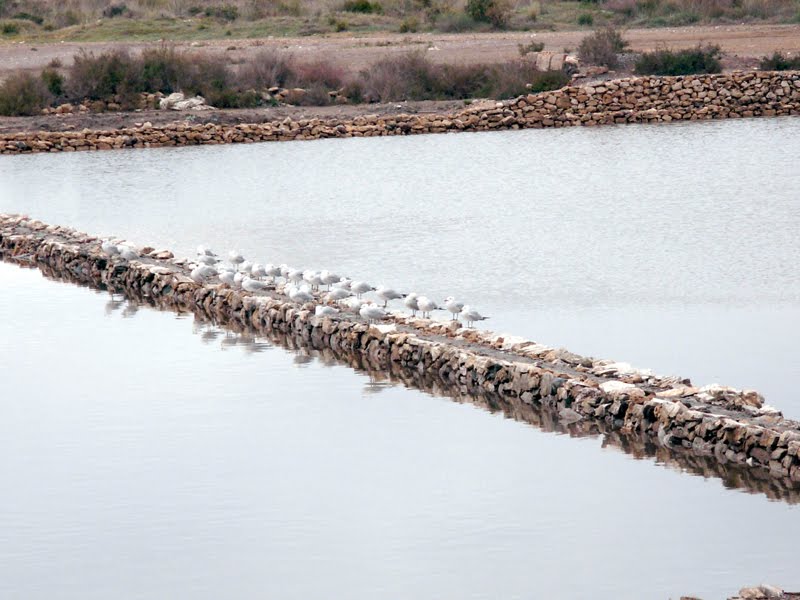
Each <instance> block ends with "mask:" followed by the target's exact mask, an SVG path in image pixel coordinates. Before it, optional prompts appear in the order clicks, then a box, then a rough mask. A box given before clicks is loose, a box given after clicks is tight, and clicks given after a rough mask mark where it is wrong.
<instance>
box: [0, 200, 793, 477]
mask: <svg viewBox="0 0 800 600" xmlns="http://www.w3.org/2000/svg"><path fill="white" fill-rule="evenodd" d="M0 252H1V253H3V254H4V255H5V256H11V257H17V258H18V259H25V260H28V261H30V263H31V264H34V265H39V266H40V267H46V268H48V269H51V270H52V271H54V272H56V273H60V274H63V275H64V276H69V277H70V278H72V279H74V280H76V281H79V282H82V283H85V284H88V285H93V286H96V287H102V286H105V287H108V288H109V289H115V290H119V291H122V292H124V293H126V294H128V295H132V296H134V297H140V298H147V299H148V300H149V301H151V302H152V303H153V304H155V305H157V306H159V307H164V308H169V309H174V310H185V311H192V312H195V313H198V314H205V315H208V317H209V318H211V319H213V320H214V321H216V322H219V323H221V324H223V325H225V326H233V327H238V328H246V329H248V330H250V331H253V332H255V333H263V332H267V331H277V332H281V333H283V334H287V335H291V336H292V337H293V338H294V339H296V340H298V343H301V344H304V345H306V346H308V347H311V348H330V349H332V350H333V351H334V352H336V353H345V354H348V355H356V356H360V357H362V358H363V360H364V361H365V362H368V363H369V364H370V365H372V366H373V368H380V369H383V370H386V371H392V370H393V369H398V370H403V371H409V372H417V373H419V374H422V375H424V376H425V377H427V378H429V379H433V380H436V381H437V382H439V383H438V385H439V386H440V387H441V388H447V389H451V390H454V391H456V392H458V393H461V394H468V395H475V396H481V395H485V394H490V395H491V397H492V398H494V399H495V402H499V403H503V404H506V405H508V406H517V407H524V406H526V405H527V406H531V407H545V408H546V409H548V410H550V411H552V412H553V413H555V414H557V415H559V418H560V419H563V420H564V421H567V422H576V421H583V422H587V423H588V422H592V421H596V422H602V423H604V424H605V425H606V426H608V427H609V428H611V429H614V430H620V431H622V432H629V433H635V434H637V435H641V436H644V437H646V438H648V439H649V440H650V441H651V443H653V444H657V445H660V446H663V447H665V448H674V449H677V450H680V451H683V452H693V453H696V454H698V455H705V456H707V457H709V459H710V460H714V461H716V462H717V463H719V464H721V465H724V464H732V465H738V466H740V467H742V468H743V469H752V470H753V472H754V473H759V474H760V476H763V477H765V478H776V479H780V480H782V484H781V485H782V486H784V487H786V488H787V489H800V485H798V483H799V482H800V423H798V422H795V421H791V420H788V419H784V418H783V416H782V415H781V414H780V412H779V411H777V410H775V409H774V408H771V407H768V406H766V405H765V404H764V401H763V398H762V397H761V396H760V395H759V394H757V393H756V392H753V391H739V390H735V389H733V388H728V387H722V386H706V387H699V388H698V387H694V386H692V385H691V383H690V382H689V381H688V380H686V379H681V378H677V377H662V376H658V375H654V374H652V373H650V372H647V371H640V370H637V369H633V368H631V367H630V365H626V364H624V363H616V362H613V361H609V360H602V359H594V358H590V357H584V356H579V355H577V354H574V353H571V352H569V351H566V350H559V349H554V348H550V347H547V346H544V345H541V344H537V343H535V342H532V341H529V340H524V339H520V338H511V337H509V336H502V335H497V334H494V333H492V332H488V331H478V330H474V329H465V328H463V327H461V326H460V324H458V323H455V322H441V321H431V320H428V319H416V318H411V317H406V316H401V315H399V314H398V315H393V316H392V317H391V318H390V319H389V320H388V321H387V323H386V324H385V325H382V326H370V325H368V324H367V323H365V322H364V321H363V319H360V318H359V317H358V316H357V315H354V314H352V313H342V315H341V317H340V318H339V317H337V318H321V317H317V316H315V314H314V305H315V304H317V303H319V302H321V300H319V298H317V300H315V302H312V303H308V304H305V305H299V304H295V303H293V302H292V301H290V300H289V299H288V298H287V297H286V296H284V295H283V293H282V286H281V285H276V286H272V288H271V289H269V290H268V291H266V292H260V293H256V294H251V293H248V292H245V291H242V290H236V289H231V288H230V287H228V286H226V285H224V284H221V283H219V282H216V281H212V282H209V283H206V284H198V283H195V282H194V281H192V280H191V279H190V278H189V277H188V272H189V267H188V266H187V264H186V262H185V261H180V260H175V259H174V258H173V257H172V254H171V253H170V252H168V251H160V252H157V251H155V250H153V249H151V248H144V249H142V250H141V254H142V258H141V260H133V261H126V260H123V259H120V258H119V257H116V258H110V257H108V256H106V255H105V254H104V253H103V252H102V250H101V249H100V241H99V240H98V239H97V238H94V237H92V236H88V235H86V234H83V233H79V232H76V231H74V230H72V229H69V228H62V227H55V226H48V225H45V224H43V223H40V222H37V221H31V220H28V219H25V218H22V217H18V216H9V215H0Z"/></svg>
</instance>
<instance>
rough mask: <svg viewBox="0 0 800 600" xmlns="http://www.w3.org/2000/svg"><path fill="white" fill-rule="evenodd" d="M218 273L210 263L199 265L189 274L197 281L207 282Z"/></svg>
mask: <svg viewBox="0 0 800 600" xmlns="http://www.w3.org/2000/svg"><path fill="white" fill-rule="evenodd" d="M216 274H217V270H216V269H215V268H214V267H212V266H209V265H198V266H196V267H195V268H194V269H192V272H191V273H190V274H189V277H191V278H192V281H194V282H195V283H205V282H206V280H207V279H208V278H209V277H213V276H214V275H216Z"/></svg>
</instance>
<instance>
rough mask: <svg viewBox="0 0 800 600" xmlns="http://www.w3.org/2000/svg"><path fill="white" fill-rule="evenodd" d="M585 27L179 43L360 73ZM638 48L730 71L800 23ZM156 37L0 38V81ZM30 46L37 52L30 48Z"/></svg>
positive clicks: (709, 31) (721, 30) (473, 59)
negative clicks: (381, 64) (720, 59)
mask: <svg viewBox="0 0 800 600" xmlns="http://www.w3.org/2000/svg"><path fill="white" fill-rule="evenodd" d="M587 33H588V32H587V31H586V30H578V31H548V32H495V33H465V34H445V33H425V34H399V33H379V34H371V35H363V36H353V35H351V34H344V33H343V34H330V35H324V36H316V37H295V38H291V37H287V38H267V39H246V40H231V39H222V40H210V41H203V42H178V43H177V45H178V46H180V47H185V48H187V49H189V50H191V51H193V52H208V53H214V54H225V55H226V56H228V57H229V58H230V60H231V61H232V62H236V61H241V60H244V59H247V58H249V57H252V56H253V55H255V54H257V53H258V52H259V51H260V50H262V49H264V48H275V49H279V50H282V51H286V52H290V53H291V54H293V55H294V56H296V57H297V58H299V59H302V60H308V61H314V60H319V59H325V60H330V61H333V62H336V63H338V64H340V65H341V66H343V67H345V68H347V69H348V70H350V71H351V72H357V71H359V70H361V69H363V68H364V67H366V66H367V65H368V64H370V63H372V62H374V61H375V60H376V59H378V58H381V57H384V56H387V55H392V54H397V53H402V52H408V51H409V50H425V51H426V53H427V55H428V56H429V57H430V58H431V59H433V60H435V61H437V62H443V63H470V64H474V63H486V62H503V61H507V60H510V59H513V58H517V57H518V56H519V50H518V44H520V43H526V42H529V41H531V40H532V39H535V40H538V41H541V42H544V44H545V50H548V51H558V52H561V51H563V50H564V49H565V48H567V49H575V48H576V47H577V46H578V44H579V43H580V40H581V39H582V38H583V37H584V36H586V35H587ZM625 37H626V39H628V40H629V41H630V45H631V50H632V51H635V52H640V51H645V50H653V49H654V48H658V47H662V46H668V47H671V48H686V47H690V46H694V45H696V44H698V43H713V44H719V45H720V46H721V47H722V49H723V50H724V51H725V52H726V53H727V54H728V62H729V63H730V64H729V65H727V66H729V68H741V67H744V66H749V65H748V64H747V63H753V64H754V63H755V62H756V59H757V58H758V57H761V56H764V55H766V54H771V53H772V52H775V51H778V50H783V51H788V52H800V25H716V26H697V27H670V28H660V29H630V30H627V31H626V32H625ZM158 43H159V42H67V43H45V44H36V43H34V44H30V43H10V42H9V43H2V44H0V78H3V77H5V76H6V75H7V74H8V73H9V72H11V71H15V70H17V69H41V68H42V67H44V66H45V65H47V64H48V63H49V62H50V61H51V60H53V59H54V58H58V59H60V60H61V61H62V62H63V63H64V64H65V65H66V64H69V63H70V62H71V59H72V56H73V55H74V54H75V53H77V52H78V51H79V50H80V49H81V48H86V49H89V50H92V51H95V52H101V51H105V50H109V49H112V48H126V49H128V50H130V51H131V52H139V51H141V49H142V48H146V47H149V46H153V45H157V44H158ZM34 48H35V50H34Z"/></svg>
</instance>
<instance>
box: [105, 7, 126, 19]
mask: <svg viewBox="0 0 800 600" xmlns="http://www.w3.org/2000/svg"><path fill="white" fill-rule="evenodd" d="M129 12H130V11H129V10H128V7H127V6H126V5H125V4H109V5H108V6H106V7H105V8H104V9H103V16H104V17H106V18H107V19H113V18H114V17H121V16H122V15H124V14H125V13H129Z"/></svg>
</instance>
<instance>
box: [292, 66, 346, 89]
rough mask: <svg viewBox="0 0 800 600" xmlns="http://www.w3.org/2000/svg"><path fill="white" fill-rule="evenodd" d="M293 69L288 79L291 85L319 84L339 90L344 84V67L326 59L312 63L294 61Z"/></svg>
mask: <svg viewBox="0 0 800 600" xmlns="http://www.w3.org/2000/svg"><path fill="white" fill-rule="evenodd" d="M292 71H293V72H292V74H291V76H290V77H289V78H288V79H289V82H290V85H293V86H295V87H309V86H311V85H314V84H319V85H322V86H324V87H326V88H328V89H329V90H338V89H340V88H341V87H342V86H343V85H344V80H345V72H344V69H342V68H341V67H339V66H337V65H334V64H333V63H330V62H327V61H324V60H318V61H314V62H310V63H294V64H293V65H292Z"/></svg>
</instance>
